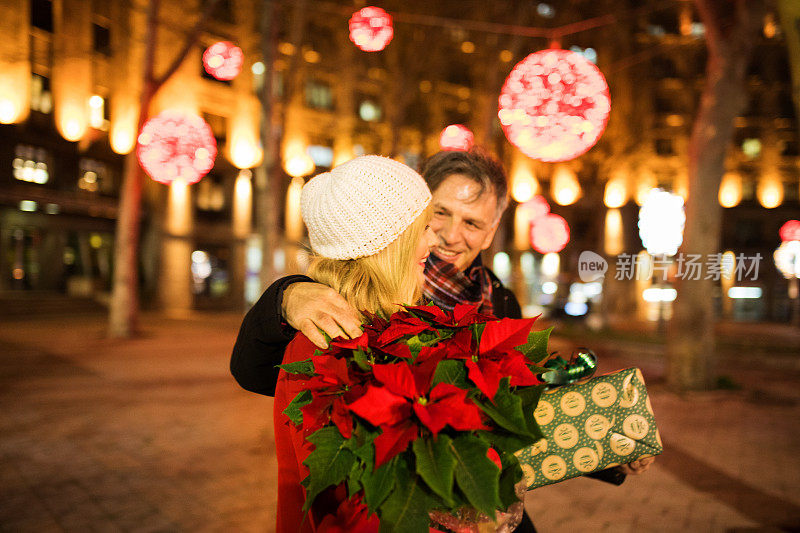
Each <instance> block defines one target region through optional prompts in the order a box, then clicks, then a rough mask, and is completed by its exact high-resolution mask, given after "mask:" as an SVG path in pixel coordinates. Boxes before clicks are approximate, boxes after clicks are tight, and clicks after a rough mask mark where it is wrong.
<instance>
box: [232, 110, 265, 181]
mask: <svg viewBox="0 0 800 533" xmlns="http://www.w3.org/2000/svg"><path fill="white" fill-rule="evenodd" d="M258 107H259V103H258V100H256V99H255V98H250V97H247V96H244V95H242V96H239V98H238V100H237V110H236V112H235V113H234V115H233V116H232V117H230V119H229V120H228V130H229V131H228V139H229V141H228V159H230V161H231V163H233V164H234V165H235V166H236V168H239V169H245V168H253V167H255V166H257V165H258V164H259V163H261V159H262V157H263V155H264V151H263V150H262V148H261V144H260V142H259V123H260V119H261V115H260V112H259V108H258Z"/></svg>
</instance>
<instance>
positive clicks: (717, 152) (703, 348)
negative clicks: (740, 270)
mask: <svg viewBox="0 0 800 533" xmlns="http://www.w3.org/2000/svg"><path fill="white" fill-rule="evenodd" d="M695 4H696V6H697V9H698V11H699V13H700V18H701V20H702V22H703V24H705V28H706V45H707V49H708V63H707V65H706V85H705V88H704V89H703V94H702V98H701V101H700V109H699V111H698V114H697V118H696V119H695V122H694V125H693V128H692V135H691V138H690V141H689V197H688V200H687V201H686V227H685V229H684V234H683V245H682V246H681V249H680V252H681V253H682V254H683V255H684V257H687V256H688V255H689V254H699V255H700V257H701V261H702V262H705V260H706V258H707V257H708V255H709V254H714V253H717V252H718V251H719V250H718V246H719V237H720V225H721V219H722V210H721V207H720V206H719V203H718V201H717V194H718V191H719V184H720V181H721V179H722V175H723V173H724V171H725V154H726V152H727V149H728V145H729V143H730V139H731V137H732V135H733V130H734V119H735V118H736V116H737V115H738V114H739V112H740V110H741V109H742V108H743V107H744V104H745V102H746V96H747V89H746V86H745V73H746V69H747V65H748V62H749V59H750V55H751V51H752V48H753V44H754V42H755V38H756V28H757V26H756V25H755V24H754V23H753V20H754V19H755V20H756V21H757V20H758V17H757V16H756V14H755V13H754V11H755V10H754V6H753V4H759V2H752V1H749V0H738V1H737V2H736V7H735V9H731V6H730V5H729V2H727V1H726V0H695ZM748 4H749V5H748ZM697 277H699V278H700V279H688V278H687V279H681V278H680V276H678V280H677V283H676V285H677V290H678V298H677V299H676V300H675V303H674V307H673V315H672V320H671V323H670V328H669V336H668V339H667V353H668V357H669V362H668V369H667V380H668V383H669V385H670V386H671V387H673V388H675V389H679V390H691V389H707V388H710V387H712V386H713V384H714V380H715V373H714V368H715V363H714V359H715V353H714V351H715V339H714V324H715V321H716V319H715V313H714V292H715V282H714V281H713V280H711V279H708V280H706V279H702V278H704V277H705V275H704V273H701V275H700V276H697Z"/></svg>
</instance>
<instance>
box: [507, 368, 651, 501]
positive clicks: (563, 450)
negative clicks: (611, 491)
mask: <svg viewBox="0 0 800 533" xmlns="http://www.w3.org/2000/svg"><path fill="white" fill-rule="evenodd" d="M534 418H535V419H536V422H537V423H538V424H539V426H540V427H541V429H542V432H543V433H544V435H545V436H546V438H545V439H542V440H540V441H538V442H537V443H535V444H534V445H533V446H529V447H527V448H523V449H522V450H520V451H518V452H517V453H516V454H515V455H516V456H517V458H518V459H519V461H520V464H521V466H522V469H523V472H524V473H525V478H526V481H527V482H528V484H529V487H531V488H535V487H539V486H543V485H548V484H551V483H556V482H559V481H563V480H565V479H569V478H572V477H577V476H580V475H583V474H586V473H589V472H594V471H597V470H602V469H605V468H609V467H613V466H617V465H620V464H625V463H629V462H631V461H634V460H636V459H638V458H640V457H644V456H652V455H657V454H659V453H661V451H662V449H663V446H662V444H661V436H660V434H659V433H658V428H657V427H656V423H655V418H654V417H653V408H652V405H651V404H650V398H649V396H648V395H647V389H646V388H645V385H644V380H643V378H642V374H641V372H640V371H639V369H637V368H628V369H625V370H620V371H618V372H614V373H612V374H607V375H604V376H597V377H595V378H592V379H589V380H586V381H583V382H578V383H573V384H571V385H564V386H561V387H556V388H553V389H550V390H547V391H545V392H544V393H543V394H542V397H541V399H540V401H539V404H538V405H537V407H536V410H535V411H534ZM540 472H541V474H539V473H540Z"/></svg>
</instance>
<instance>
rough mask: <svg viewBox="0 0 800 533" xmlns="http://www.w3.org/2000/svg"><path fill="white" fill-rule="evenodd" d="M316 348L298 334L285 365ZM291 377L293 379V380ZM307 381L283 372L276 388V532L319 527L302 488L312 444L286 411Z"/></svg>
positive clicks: (308, 530) (310, 530)
mask: <svg viewBox="0 0 800 533" xmlns="http://www.w3.org/2000/svg"><path fill="white" fill-rule="evenodd" d="M315 349H316V346H314V344H312V343H311V341H309V340H308V338H306V336H305V335H303V334H302V333H298V334H297V335H295V337H294V339H292V341H291V342H290V343H289V346H287V347H286V352H285V354H284V356H283V363H294V362H297V361H303V360H304V359H308V358H309V357H311V356H312V355H313V353H314V350H315ZM290 377H291V379H290ZM305 382H306V380H305V379H303V378H298V376H296V375H292V374H287V373H286V372H285V371H283V370H281V371H280V373H279V374H278V384H277V387H276V388H275V403H274V413H273V420H274V423H275V453H276V455H277V456H278V511H277V528H276V533H298V532H302V533H313V532H314V531H316V524H315V521H314V519H313V516H312V514H311V513H308V514H306V513H304V512H303V510H302V509H303V504H304V503H305V501H306V494H305V489H304V488H303V486H302V485H300V481H302V480H303V479H304V478H305V477H306V476H307V475H308V468H306V467H305V465H303V461H305V459H306V457H308V454H309V453H310V452H311V444H309V443H308V442H306V441H305V438H304V436H303V434H302V429H298V428H296V427H295V425H294V424H292V423H291V421H290V420H289V417H287V416H286V415H285V414H283V410H284V409H286V407H287V406H288V405H289V403H290V402H291V401H292V400H293V399H294V397H295V396H297V394H298V393H299V392H302V391H303V390H304V388H305Z"/></svg>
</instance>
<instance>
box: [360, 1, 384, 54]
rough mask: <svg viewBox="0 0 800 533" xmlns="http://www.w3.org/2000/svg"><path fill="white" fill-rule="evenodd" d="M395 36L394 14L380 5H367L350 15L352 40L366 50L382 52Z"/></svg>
mask: <svg viewBox="0 0 800 533" xmlns="http://www.w3.org/2000/svg"><path fill="white" fill-rule="evenodd" d="M393 36H394V28H392V16H391V15H389V13H387V12H386V11H384V10H383V9H381V8H379V7H375V6H367V7H365V8H362V9H360V10H358V11H356V12H355V13H353V16H352V17H350V40H351V41H353V43H354V44H355V45H356V46H357V47H359V48H360V49H361V50H363V51H365V52H380V51H381V50H383V49H384V48H386V45H387V44H389V41H391V40H392V37H393Z"/></svg>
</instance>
